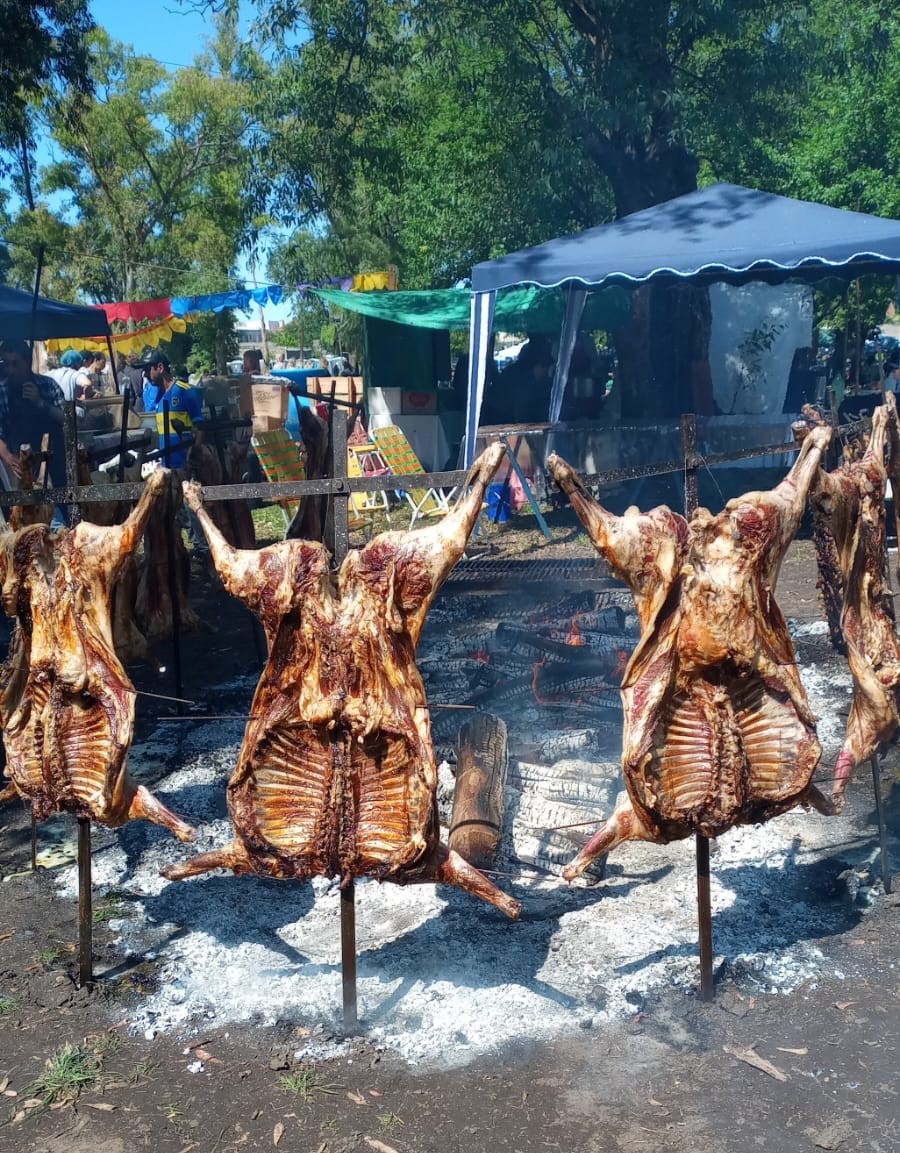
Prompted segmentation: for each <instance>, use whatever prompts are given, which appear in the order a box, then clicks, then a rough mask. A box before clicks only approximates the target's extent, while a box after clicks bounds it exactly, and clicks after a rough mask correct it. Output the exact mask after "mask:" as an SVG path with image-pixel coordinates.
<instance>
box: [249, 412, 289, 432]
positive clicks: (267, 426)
mask: <svg viewBox="0 0 900 1153" xmlns="http://www.w3.org/2000/svg"><path fill="white" fill-rule="evenodd" d="M283 427H284V418H283V417H278V416H256V415H254V417H253V429H252V431H253V432H254V433H256V432H274V431H275V429H276V428H283Z"/></svg>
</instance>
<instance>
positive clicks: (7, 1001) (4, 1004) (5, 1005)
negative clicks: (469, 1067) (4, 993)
mask: <svg viewBox="0 0 900 1153" xmlns="http://www.w3.org/2000/svg"><path fill="white" fill-rule="evenodd" d="M18 1007H19V1005H18V1002H17V1001H14V1000H13V999H12V997H0V1017H8V1016H9V1015H10V1013H14V1012H15V1011H16V1009H17V1008H18Z"/></svg>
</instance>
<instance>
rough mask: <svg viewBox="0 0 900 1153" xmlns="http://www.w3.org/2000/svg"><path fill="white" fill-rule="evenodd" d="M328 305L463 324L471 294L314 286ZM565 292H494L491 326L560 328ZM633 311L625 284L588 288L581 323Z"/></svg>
mask: <svg viewBox="0 0 900 1153" xmlns="http://www.w3.org/2000/svg"><path fill="white" fill-rule="evenodd" d="M312 291H313V292H315V293H316V295H317V296H319V297H321V299H322V300H324V301H325V302H326V303H327V304H336V305H338V306H339V307H340V308H346V309H347V310H348V311H349V312H361V313H362V314H363V315H364V316H373V317H377V319H379V320H390V321H392V322H393V323H394V324H411V325H413V326H414V327H415V328H441V329H448V328H453V329H465V328H468V327H469V306H470V303H471V300H472V293H471V292H470V290H469V289H468V288H435V289H431V290H429V291H426V292H342V291H341V290H340V289H339V288H316V289H313V290H312ZM564 310H565V296H564V294H563V291H562V289H559V288H537V287H535V286H534V285H523V286H520V287H515V288H502V289H501V290H500V291H499V292H498V293H497V307H496V309H495V312H494V328H495V330H498V331H501V332H548V333H558V332H559V330H560V328H561V326H562V321H563V312H564ZM630 316H631V302H630V298H629V293H628V292H627V291H626V290H625V289H624V288H604V289H601V290H600V291H599V292H591V293H589V294H588V298H587V300H586V302H585V305H584V314H583V316H582V319H581V324H580V326H579V327H580V328H581V329H583V330H584V331H585V332H594V331H595V330H602V331H606V332H609V331H610V330H611V329H614V328H619V327H620V326H621V325H623V324H625V323H626V322H627V321H628V319H629V317H630Z"/></svg>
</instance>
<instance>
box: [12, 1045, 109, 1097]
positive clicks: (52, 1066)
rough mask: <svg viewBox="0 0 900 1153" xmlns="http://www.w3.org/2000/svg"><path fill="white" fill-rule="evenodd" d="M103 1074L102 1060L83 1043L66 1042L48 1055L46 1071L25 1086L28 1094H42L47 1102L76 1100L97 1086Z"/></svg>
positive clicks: (32, 1095) (39, 1095)
mask: <svg viewBox="0 0 900 1153" xmlns="http://www.w3.org/2000/svg"><path fill="white" fill-rule="evenodd" d="M101 1074H102V1061H101V1059H100V1057H99V1056H98V1055H97V1054H96V1053H95V1052H94V1050H93V1049H91V1048H88V1047H87V1046H84V1045H63V1046H62V1048H60V1049H57V1050H56V1052H55V1053H54V1054H53V1055H52V1056H50V1057H48V1058H47V1062H46V1064H45V1066H44V1071H43V1073H42V1074H41V1075H40V1077H38V1078H37V1080H36V1081H34V1082H33V1083H32V1084H31V1085H29V1086H28V1088H27V1089H26V1091H25V1092H26V1095H27V1096H28V1097H39V1098H40V1099H41V1101H42V1102H43V1103H44V1105H52V1104H53V1103H54V1102H55V1101H74V1100H75V1098H76V1097H78V1095H79V1094H80V1093H81V1092H82V1090H84V1089H89V1088H90V1087H91V1086H92V1085H96V1084H97V1082H98V1081H99V1080H100V1077H101Z"/></svg>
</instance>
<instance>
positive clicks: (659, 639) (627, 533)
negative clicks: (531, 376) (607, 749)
mask: <svg viewBox="0 0 900 1153" xmlns="http://www.w3.org/2000/svg"><path fill="white" fill-rule="evenodd" d="M830 438H831V431H830V429H827V428H816V429H813V430H812V431H811V432H810V434H809V436H808V437H807V439H806V440H805V441H804V443H803V445H802V447H801V450H800V453H799V456H798V459H797V462H796V464H795V465H794V467H793V468H792V469H791V471H790V472H789V473H788V475H787V476H786V477H785V478H784V480H783V481H782V482H781V484H779V485H778V486H777V487H776V488H774V489H773V490H772V491H771V492H753V493H747V494H746V495H744V496H742V497H739V498H737V499H736V500H732V501H729V503H728V504H727V505H726V507H725V509H724V510H723V511H722V512H721V513H719V514H718V516H713V515H712V514H711V513H710V512H709V511H708V510H707V509H704V508H700V509H697V511H696V512H695V513H694V515H693V516H692V517H691V520H690V521H686V520H685V518H684V517H682V516H680V515H679V514H678V513H675V512H672V511H671V510H670V509H668V508H666V507H665V506H661V507H659V508H655V509H653V510H652V511H651V512H649V513H641V512H639V510H638V509H636V508H630V509H628V510H627V511H626V512H625V515H624V516H614V515H612V514H611V513H609V512H607V511H606V509H604V508H603V507H602V506H601V505H600V504H598V503H597V502H596V501H595V500H593V499H592V498H591V496H590V495H589V494H588V492H587V491H586V490H585V488H584V486H583V485H582V483H581V480H580V479H579V477H578V476H577V474H576V473H575V472H574V470H573V469H572V468H571V467H570V466H569V465H568V464H566V462H565V461H564V460H561V459H560V458H559V457H558V456H556V455H555V454H552V455H551V456H550V458H549V459H548V461H547V464H548V467H549V469H550V472H551V473H552V474H553V477H554V478H555V480H556V482H557V483H558V484H559V486H560V487H561V488H562V489H563V490H564V491H565V492H566V493H567V494H568V496H569V499H570V501H571V502H572V506H573V508H574V509H575V512H576V513H577V515H578V517H579V519H580V520H581V521H582V523H583V524H584V526H585V528H586V529H587V531H588V534H589V535H590V537H591V540H592V541H593V543H594V545H595V546H596V548H597V549H598V551H599V552H600V553H601V554H602V555H603V556H604V558H605V559H606V561H607V563H608V564H609V566H610V568H611V569H612V571H613V573H614V574H615V575H616V576H618V577H620V578H621V579H622V580H623V581H625V583H626V584H628V586H629V587H630V589H631V592H632V595H633V597H634V602H635V607H636V609H637V613H638V617H639V619H640V623H641V638H640V640H639V642H638V644H637V647H636V648H635V651H634V653H633V654H632V657H631V660H630V661H629V664H628V667H627V669H626V670H625V675H624V678H623V681H622V702H623V707H624V715H625V717H624V732H623V751H622V767H623V772H624V777H625V784H626V788H627V795H626V796H624V797H623V798H621V799H620V800H619V802H618V804H617V805H616V808H615V810H614V812H613V813H612V815H611V816H610V817H609V819H608V820H607V821H606V822H605V823H604V824H603V826H602V827H601V828H600V829H599V831H598V832H597V833H595V834H594V836H592V837H591V838H590V840H589V841H588V843H587V844H586V845H585V847H584V848H583V849H582V850H581V852H580V853H578V855H577V856H576V857H575V858H574V860H573V861H572V862H571V863H570V864H569V865H568V866H567V868H566V869H565V870H564V873H563V876H564V877H565V878H566V879H567V880H572V879H573V878H575V877H577V876H580V874H581V873H583V872H584V870H585V869H586V868H587V867H588V865H590V863H591V862H592V861H594V860H595V859H596V858H597V857H598V856H600V855H601V854H602V853H605V852H608V851H609V850H610V849H612V848H614V847H615V846H616V845H618V844H619V843H620V842H621V841H626V840H643V841H653V842H656V843H658V844H665V843H667V842H668V841H674V840H679V839H681V838H683V837H687V836H690V835H691V834H692V833H702V834H703V835H705V836H708V837H714V836H717V835H718V834H719V833H722V832H724V831H725V830H726V829H729V828H731V827H732V826H733V825H737V824H750V823H755V822H758V821H764V820H767V819H768V818H770V817H773V816H776V815H777V814H779V813H783V812H785V811H786V810H788V809H791V808H793V807H794V806H795V805H801V804H806V805H812V806H813V807H814V808H815V809H817V810H818V811H819V812H821V813H824V814H828V815H830V814H832V813H834V812H835V807H834V805H833V804H832V803H831V801H829V800H828V798H827V797H826V796H824V794H823V793H821V792H820V791H819V789H818V788H816V786H815V785H814V784H813V783H812V774H813V771H814V770H815V768H816V765H817V764H818V762H819V757H820V755H821V748H820V745H819V741H818V739H817V736H816V728H815V719H814V717H813V715H812V713H811V712H810V708H809V703H808V701H807V699H806V694H805V692H804V690H803V686H802V684H801V683H800V676H799V673H798V671H797V666H796V662H795V658H794V650H793V646H792V644H791V639H790V635H789V633H788V629H787V624H786V622H785V620H784V617H783V616H782V615H781V611H780V609H779V608H778V605H777V604H776V602H775V598H774V595H773V594H774V589H775V582H776V580H777V577H778V570H779V567H780V564H781V559H782V557H783V556H784V553H785V551H786V550H787V547H788V545H789V543H790V541H791V539H792V538H793V536H794V534H795V532H796V531H797V528H798V526H799V524H800V520H801V517H802V515H803V509H804V506H805V504H806V498H807V494H808V492H809V487H810V485H811V484H812V482H813V479H814V477H815V474H816V470H817V469H818V467H819V462H820V460H821V457H822V454H823V452H824V451H825V449H826V447H827V445H828V443H829V440H830Z"/></svg>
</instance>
